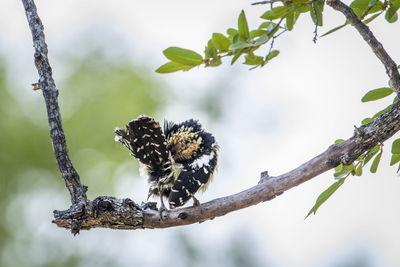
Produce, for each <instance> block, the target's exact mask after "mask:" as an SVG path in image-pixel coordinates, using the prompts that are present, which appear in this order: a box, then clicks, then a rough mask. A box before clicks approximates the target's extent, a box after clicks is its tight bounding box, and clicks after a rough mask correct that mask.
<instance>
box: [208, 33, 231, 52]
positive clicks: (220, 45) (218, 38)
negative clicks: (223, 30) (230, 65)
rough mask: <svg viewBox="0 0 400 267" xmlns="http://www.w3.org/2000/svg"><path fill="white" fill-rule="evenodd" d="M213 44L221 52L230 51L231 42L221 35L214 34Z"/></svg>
mask: <svg viewBox="0 0 400 267" xmlns="http://www.w3.org/2000/svg"><path fill="white" fill-rule="evenodd" d="M212 42H213V44H214V46H215V48H217V49H218V50H219V51H221V52H227V51H229V46H230V45H231V41H230V40H229V39H228V38H227V37H225V36H224V35H223V34H220V33H213V35H212Z"/></svg>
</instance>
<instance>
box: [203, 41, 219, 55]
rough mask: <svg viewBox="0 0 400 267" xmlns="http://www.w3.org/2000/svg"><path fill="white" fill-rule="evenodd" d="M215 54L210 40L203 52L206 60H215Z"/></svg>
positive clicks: (215, 50) (215, 51)
mask: <svg viewBox="0 0 400 267" xmlns="http://www.w3.org/2000/svg"><path fill="white" fill-rule="evenodd" d="M217 53H218V51H217V49H216V48H215V46H214V43H213V41H212V40H210V41H208V44H207V46H206V49H205V50H204V54H205V55H206V59H209V58H215V57H216V56H217Z"/></svg>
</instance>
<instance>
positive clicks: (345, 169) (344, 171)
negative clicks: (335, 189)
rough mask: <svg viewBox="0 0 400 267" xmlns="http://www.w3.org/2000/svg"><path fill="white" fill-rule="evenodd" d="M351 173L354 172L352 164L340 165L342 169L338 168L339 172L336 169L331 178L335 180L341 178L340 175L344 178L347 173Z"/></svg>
mask: <svg viewBox="0 0 400 267" xmlns="http://www.w3.org/2000/svg"><path fill="white" fill-rule="evenodd" d="M335 171H336V168H335ZM352 171H354V164H353V163H352V164H350V165H342V167H341V168H340V170H339V168H338V171H337V172H335V173H334V174H333V176H334V177H335V178H337V179H338V178H342V177H341V176H342V175H344V176H346V175H347V174H348V173H349V172H352Z"/></svg>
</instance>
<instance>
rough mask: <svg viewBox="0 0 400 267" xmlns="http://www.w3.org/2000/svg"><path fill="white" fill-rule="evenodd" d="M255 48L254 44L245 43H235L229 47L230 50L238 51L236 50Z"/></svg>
mask: <svg viewBox="0 0 400 267" xmlns="http://www.w3.org/2000/svg"><path fill="white" fill-rule="evenodd" d="M252 46H254V45H253V44H249V43H245V42H243V41H240V40H239V41H237V42H235V43H233V44H232V45H231V46H229V49H230V50H236V49H241V48H246V47H252Z"/></svg>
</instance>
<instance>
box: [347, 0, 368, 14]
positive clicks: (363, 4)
mask: <svg viewBox="0 0 400 267" xmlns="http://www.w3.org/2000/svg"><path fill="white" fill-rule="evenodd" d="M369 3H370V0H354V1H353V2H352V3H351V4H350V8H351V9H353V11H354V13H355V14H356V15H357V17H360V16H361V15H362V14H363V13H364V12H365V11H366V10H367V8H368V6H369Z"/></svg>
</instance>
